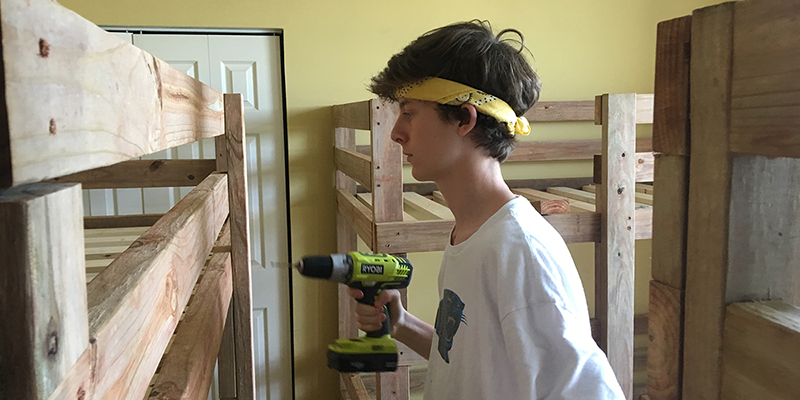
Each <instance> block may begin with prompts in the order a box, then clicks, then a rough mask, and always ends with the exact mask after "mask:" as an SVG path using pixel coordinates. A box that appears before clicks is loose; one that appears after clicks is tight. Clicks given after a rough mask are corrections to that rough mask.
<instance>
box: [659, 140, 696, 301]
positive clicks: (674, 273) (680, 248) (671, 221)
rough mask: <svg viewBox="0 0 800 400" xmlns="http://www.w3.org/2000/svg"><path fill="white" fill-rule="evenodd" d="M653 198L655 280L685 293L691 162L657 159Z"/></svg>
mask: <svg viewBox="0 0 800 400" xmlns="http://www.w3.org/2000/svg"><path fill="white" fill-rule="evenodd" d="M655 182H658V186H659V188H660V189H659V190H658V192H657V193H656V194H654V195H653V225H654V226H655V228H656V229H654V231H653V238H654V240H653V259H652V275H653V279H655V280H657V281H659V282H661V283H664V284H666V285H669V286H671V287H674V288H678V289H684V288H685V279H686V235H687V229H688V227H687V223H688V220H687V208H688V204H689V158H688V157H685V156H680V155H670V154H659V155H657V156H656V170H655Z"/></svg>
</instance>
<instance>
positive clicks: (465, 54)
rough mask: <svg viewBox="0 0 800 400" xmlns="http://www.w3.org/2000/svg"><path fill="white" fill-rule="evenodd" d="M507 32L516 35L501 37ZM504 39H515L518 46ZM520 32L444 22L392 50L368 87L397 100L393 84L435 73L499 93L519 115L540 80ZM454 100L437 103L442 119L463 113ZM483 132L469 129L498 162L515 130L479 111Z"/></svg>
mask: <svg viewBox="0 0 800 400" xmlns="http://www.w3.org/2000/svg"><path fill="white" fill-rule="evenodd" d="M507 33H513V34H516V35H517V36H518V37H519V39H518V40H506V39H503V36H504V35H505V34H507ZM509 42H517V43H518V44H519V48H518V49H516V48H514V47H512V46H511V45H510V44H509ZM523 42H524V38H523V36H522V34H521V33H520V32H519V31H517V30H514V29H505V30H503V31H501V32H500V33H498V34H497V35H496V36H495V34H494V33H493V32H492V28H491V25H490V24H489V22H487V21H479V20H473V21H470V22H459V23H455V24H452V25H447V26H444V27H441V28H438V29H434V30H432V31H430V32H427V33H425V34H424V35H422V36H420V37H419V38H417V39H416V40H414V41H413V42H411V43H410V44H409V45H408V46H406V47H405V48H404V49H403V50H402V51H401V52H399V53H397V54H395V55H394V56H392V58H391V59H390V60H389V62H388V64H387V66H386V68H385V69H384V70H383V71H381V72H380V73H379V74H378V75H376V76H375V77H373V78H372V82H371V84H370V87H369V89H370V91H372V92H373V93H375V94H376V95H378V96H379V97H381V98H384V99H390V100H395V101H396V100H397V98H396V96H395V92H396V91H397V88H399V87H400V86H403V85H405V84H408V83H411V82H415V81H418V80H420V79H423V78H428V77H439V78H444V79H448V80H451V81H455V82H459V83H462V84H465V85H467V86H470V87H473V88H475V89H479V90H482V91H484V92H486V93H489V94H491V95H494V96H497V97H498V98H500V99H502V100H503V101H505V102H506V103H508V105H509V106H510V107H511V108H512V109H513V110H514V112H515V113H516V114H517V116H520V115H522V114H524V113H525V111H527V110H528V109H530V108H531V107H532V106H533V104H534V103H535V102H536V100H538V99H539V91H540V89H541V81H540V80H539V77H538V76H537V75H536V73H535V72H533V69H532V68H531V66H530V64H529V63H528V61H527V60H526V59H525V56H524V55H523V54H522V52H523V51H526V50H527V49H526V48H525V46H524V44H523ZM463 112H464V110H463V109H461V108H460V107H458V106H451V105H441V104H440V105H439V113H440V115H441V117H442V118H443V119H445V120H449V121H453V120H458V119H461V118H462V117H463ZM477 126H479V127H480V128H482V129H481V130H482V131H483V134H475V135H472V139H473V140H474V141H475V143H476V144H477V145H478V146H479V147H483V148H485V149H486V150H487V151H488V153H489V155H490V156H491V157H494V158H496V159H497V160H498V161H500V162H503V161H505V159H506V158H508V155H509V154H510V153H511V150H513V147H514V142H515V139H514V135H512V134H511V133H510V132H508V129H507V127H506V125H505V124H503V123H500V122H498V121H497V120H495V119H494V118H492V117H490V116H488V115H485V114H483V113H480V112H479V113H478V121H477Z"/></svg>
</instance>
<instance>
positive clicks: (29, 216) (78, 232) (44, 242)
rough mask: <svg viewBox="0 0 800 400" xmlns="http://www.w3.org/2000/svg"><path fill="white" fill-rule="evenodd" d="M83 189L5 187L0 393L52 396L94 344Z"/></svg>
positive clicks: (1, 194) (0, 224) (0, 220)
mask: <svg viewBox="0 0 800 400" xmlns="http://www.w3.org/2000/svg"><path fill="white" fill-rule="evenodd" d="M81 210H82V201H81V191H80V186H79V185H76V184H47V183H35V184H30V185H24V186H18V187H16V188H12V189H8V190H0V254H2V259H3V261H2V268H0V320H2V321H3V323H2V324H0V360H2V362H0V398H3V399H44V398H47V397H48V396H49V395H50V394H51V393H52V392H53V391H54V390H55V389H56V386H57V385H58V384H59V382H61V380H62V379H63V378H64V377H65V376H66V375H67V373H68V372H69V370H70V369H71V368H72V366H73V364H74V363H75V362H76V361H77V360H78V358H79V357H80V355H81V354H82V353H83V352H84V350H85V349H86V347H87V345H88V343H89V329H88V317H87V314H86V284H85V283H84V282H85V280H84V279H85V278H84V261H83V234H82V230H83V229H82V227H81V216H82V215H81V214H82V213H81Z"/></svg>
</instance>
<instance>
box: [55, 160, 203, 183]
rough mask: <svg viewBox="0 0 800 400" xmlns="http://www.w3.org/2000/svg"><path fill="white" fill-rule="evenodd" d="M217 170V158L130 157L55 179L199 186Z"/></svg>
mask: <svg viewBox="0 0 800 400" xmlns="http://www.w3.org/2000/svg"><path fill="white" fill-rule="evenodd" d="M214 170H216V160H129V161H123V162H121V163H118V164H114V165H110V166H107V167H100V168H95V169H91V170H88V171H83V172H77V173H74V174H71V175H66V176H62V177H59V178H53V179H52V180H51V181H52V182H77V183H80V184H81V186H83V188H84V189H107V188H141V187H171V186H176V187H177V186H197V184H198V183H200V182H202V181H203V179H205V178H206V177H207V176H208V175H209V174H211V173H212V172H214Z"/></svg>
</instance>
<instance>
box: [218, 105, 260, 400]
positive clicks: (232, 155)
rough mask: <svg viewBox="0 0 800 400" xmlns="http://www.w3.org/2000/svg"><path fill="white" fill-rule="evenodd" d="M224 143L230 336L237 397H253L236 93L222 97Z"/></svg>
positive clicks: (244, 189)
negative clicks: (230, 290) (232, 345)
mask: <svg viewBox="0 0 800 400" xmlns="http://www.w3.org/2000/svg"><path fill="white" fill-rule="evenodd" d="M224 99H225V140H226V142H227V152H228V198H229V199H230V200H229V202H230V225H231V270H232V271H233V300H232V302H233V322H234V323H233V333H234V335H235V337H236V341H235V347H234V348H235V350H236V397H237V399H239V400H251V399H254V398H255V390H256V386H255V370H254V363H253V324H252V320H253V302H252V297H251V293H250V291H251V286H250V229H249V227H248V225H249V214H248V209H249V207H248V204H247V170H246V168H245V164H244V160H245V159H246V155H245V150H246V148H247V147H246V146H244V135H245V129H244V106H243V103H242V95H241V94H239V93H234V94H226V95H225V97H224Z"/></svg>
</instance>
